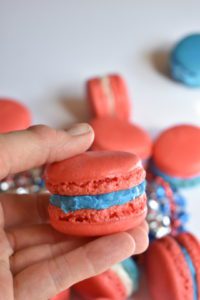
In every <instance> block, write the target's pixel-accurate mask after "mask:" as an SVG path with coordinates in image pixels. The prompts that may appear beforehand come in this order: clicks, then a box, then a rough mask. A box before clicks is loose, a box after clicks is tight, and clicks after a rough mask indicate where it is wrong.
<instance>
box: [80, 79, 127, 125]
mask: <svg viewBox="0 0 200 300" xmlns="http://www.w3.org/2000/svg"><path fill="white" fill-rule="evenodd" d="M86 87H87V98H88V101H89V104H90V107H91V111H92V115H93V117H104V116H115V117H117V118H119V119H121V120H128V119H129V118H130V111H131V108H130V99H129V95H128V90H127V86H126V83H125V81H124V79H123V78H122V76H120V75H118V74H110V75H107V76H104V77H96V78H91V79H90V80H88V81H87V84H86Z"/></svg>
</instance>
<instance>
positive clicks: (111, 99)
mask: <svg viewBox="0 0 200 300" xmlns="http://www.w3.org/2000/svg"><path fill="white" fill-rule="evenodd" d="M101 84H102V88H103V91H104V94H105V95H106V98H107V99H108V107H109V111H110V113H111V114H112V115H114V114H115V99H114V95H113V92H112V89H111V86H110V81H109V77H108V76H105V77H102V78H101Z"/></svg>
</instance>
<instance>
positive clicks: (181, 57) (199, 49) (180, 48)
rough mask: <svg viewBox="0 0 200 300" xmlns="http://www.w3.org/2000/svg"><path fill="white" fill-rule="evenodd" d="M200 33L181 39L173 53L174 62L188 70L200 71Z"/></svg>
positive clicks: (192, 71)
mask: <svg viewBox="0 0 200 300" xmlns="http://www.w3.org/2000/svg"><path fill="white" fill-rule="evenodd" d="M199 53H200V33H195V34H190V35H188V36H186V37H184V38H183V39H181V40H180V41H179V42H178V43H177V44H176V46H175V47H174V49H173V51H172V53H171V60H172V63H173V62H175V63H177V64H180V65H181V66H182V67H184V68H185V69H186V70H187V71H188V72H191V73H194V74H195V73H196V72H197V73H200V54H199Z"/></svg>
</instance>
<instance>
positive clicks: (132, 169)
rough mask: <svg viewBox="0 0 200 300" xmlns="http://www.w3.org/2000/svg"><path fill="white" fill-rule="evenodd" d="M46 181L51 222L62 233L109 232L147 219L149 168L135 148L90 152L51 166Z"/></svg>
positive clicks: (122, 229)
mask: <svg viewBox="0 0 200 300" xmlns="http://www.w3.org/2000/svg"><path fill="white" fill-rule="evenodd" d="M45 180H46V186H47V188H48V189H49V191H50V192H51V193H52V194H53V195H52V196H51V198H50V204H49V215H50V221H51V224H52V226H53V227H54V228H55V229H57V230H58V231H61V232H63V233H66V234H69V235H78V236H99V235H106V234H111V233H115V232H120V231H125V230H128V229H130V228H133V227H135V226H138V225H139V224H140V223H141V222H142V221H143V220H144V219H145V216H146V212H147V207H146V195H145V171H144V169H143V167H142V165H141V162H140V160H139V159H138V157H137V156H135V155H133V154H131V153H126V152H117V151H115V152H112V151H89V152H86V153H83V154H81V155H78V156H75V157H73V158H69V159H67V160H65V161H62V162H57V163H53V164H51V165H49V166H47V168H46V171H45Z"/></svg>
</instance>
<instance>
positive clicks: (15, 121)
mask: <svg viewBox="0 0 200 300" xmlns="http://www.w3.org/2000/svg"><path fill="white" fill-rule="evenodd" d="M30 125H31V114H30V111H29V110H28V109H27V108H26V107H25V106H24V105H23V104H21V103H19V102H17V101H16V100H13V99H7V98H0V133H6V132H10V131H15V130H22V129H26V128H27V127H29V126H30Z"/></svg>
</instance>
